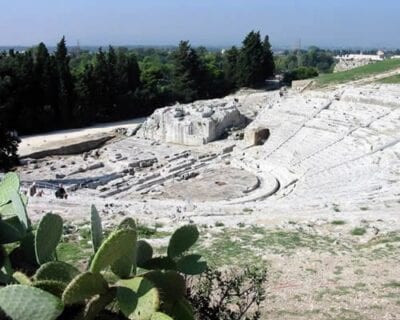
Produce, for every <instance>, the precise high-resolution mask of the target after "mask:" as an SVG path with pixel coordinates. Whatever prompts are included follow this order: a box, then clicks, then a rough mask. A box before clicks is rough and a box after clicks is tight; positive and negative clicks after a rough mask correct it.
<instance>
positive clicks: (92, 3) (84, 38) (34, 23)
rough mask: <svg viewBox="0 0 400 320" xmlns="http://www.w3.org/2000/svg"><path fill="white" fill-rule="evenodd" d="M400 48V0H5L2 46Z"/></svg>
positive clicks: (0, 14)
mask: <svg viewBox="0 0 400 320" xmlns="http://www.w3.org/2000/svg"><path fill="white" fill-rule="evenodd" d="M252 29H255V30H260V31H261V32H262V33H263V34H265V33H268V34H269V35H270V38H271V41H272V44H273V45H275V46H282V45H286V46H294V45H295V43H297V42H298V39H301V42H302V44H303V45H304V46H307V45H312V44H315V45H320V46H352V47H356V46H364V47H400V0H379V1H370V0H0V45H32V44H36V43H38V42H40V41H44V42H45V43H46V44H48V45H53V44H55V43H56V42H57V41H58V40H59V38H60V37H61V36H62V35H65V36H66V37H67V41H68V44H70V45H74V44H76V42H77V40H79V41H80V43H81V45H107V44H113V45H169V44H177V43H178V41H179V40H181V39H185V40H186V39H187V40H190V41H191V42H192V43H193V44H194V45H223V46H226V45H231V44H237V43H239V42H240V41H241V40H242V39H243V37H244V35H245V34H246V33H247V32H249V31H250V30H252Z"/></svg>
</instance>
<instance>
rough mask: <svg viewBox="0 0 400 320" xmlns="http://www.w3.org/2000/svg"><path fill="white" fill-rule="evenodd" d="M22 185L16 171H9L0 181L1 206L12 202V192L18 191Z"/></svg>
mask: <svg viewBox="0 0 400 320" xmlns="http://www.w3.org/2000/svg"><path fill="white" fill-rule="evenodd" d="M19 186H20V181H19V177H18V175H17V174H16V173H14V172H10V173H7V174H6V175H5V176H4V177H3V180H1V182H0V206H3V205H4V204H6V203H8V202H10V200H11V197H10V194H11V193H13V192H18V191H19Z"/></svg>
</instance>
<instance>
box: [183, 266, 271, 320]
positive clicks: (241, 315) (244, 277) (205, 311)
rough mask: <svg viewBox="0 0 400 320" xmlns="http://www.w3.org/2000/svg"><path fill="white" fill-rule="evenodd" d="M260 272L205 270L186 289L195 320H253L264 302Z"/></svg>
mask: <svg viewBox="0 0 400 320" xmlns="http://www.w3.org/2000/svg"><path fill="white" fill-rule="evenodd" d="M265 281H266V271H265V270H264V269H257V268H247V269H245V270H244V271H239V270H233V269H232V270H230V271H224V272H222V271H219V270H208V271H207V272H205V273H204V274H203V275H202V276H201V278H200V281H199V282H196V284H194V285H192V286H189V289H188V292H189V301H190V303H191V305H192V306H193V308H194V313H195V315H196V317H197V319H202V320H214V319H219V320H242V319H243V320H244V319H246V320H257V319H261V315H260V304H261V303H262V301H264V300H265V289H264V288H263V285H264V283H265Z"/></svg>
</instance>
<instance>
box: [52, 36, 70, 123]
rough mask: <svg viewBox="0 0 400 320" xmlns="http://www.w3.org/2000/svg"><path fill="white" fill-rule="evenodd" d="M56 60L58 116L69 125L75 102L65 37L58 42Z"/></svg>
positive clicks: (60, 120)
mask: <svg viewBox="0 0 400 320" xmlns="http://www.w3.org/2000/svg"><path fill="white" fill-rule="evenodd" d="M55 61H56V66H57V72H58V116H59V117H60V118H59V123H60V124H61V125H62V126H64V127H68V126H71V124H72V108H73V103H74V97H73V91H74V84H73V79H72V75H71V71H70V68H69V57H68V50H67V46H66V42H65V37H62V39H61V41H60V42H59V43H58V44H57V49H56V52H55Z"/></svg>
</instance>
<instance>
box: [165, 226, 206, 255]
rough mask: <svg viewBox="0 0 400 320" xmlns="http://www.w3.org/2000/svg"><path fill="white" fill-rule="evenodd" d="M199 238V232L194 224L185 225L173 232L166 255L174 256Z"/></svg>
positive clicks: (180, 253)
mask: <svg viewBox="0 0 400 320" xmlns="http://www.w3.org/2000/svg"><path fill="white" fill-rule="evenodd" d="M198 238H199V232H198V231H197V228H196V226H194V225H187V226H183V227H181V228H179V229H178V230H176V231H175V232H174V234H173V235H172V236H171V239H170V240H169V245H168V257H170V258H176V257H179V256H180V255H182V254H183V253H184V252H185V251H187V250H189V249H190V247H191V246H193V245H194V244H195V243H196V241H197V239H198Z"/></svg>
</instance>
